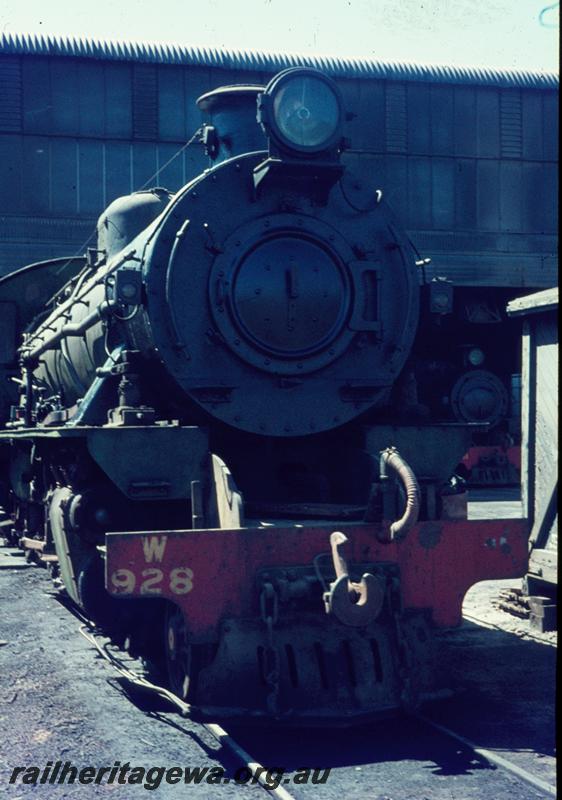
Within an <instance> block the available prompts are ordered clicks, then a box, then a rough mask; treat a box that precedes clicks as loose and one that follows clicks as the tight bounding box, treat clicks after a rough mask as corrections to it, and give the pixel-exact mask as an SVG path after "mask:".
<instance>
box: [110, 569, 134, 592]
mask: <svg viewBox="0 0 562 800" xmlns="http://www.w3.org/2000/svg"><path fill="white" fill-rule="evenodd" d="M135 583H136V581H135V573H134V572H131V570H130V569H117V570H115V572H114V573H113V575H112V576H111V585H112V586H113V588H114V590H115V591H114V592H113V594H132V593H133V591H134V589H135Z"/></svg>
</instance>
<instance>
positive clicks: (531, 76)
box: [0, 33, 559, 89]
mask: <svg viewBox="0 0 562 800" xmlns="http://www.w3.org/2000/svg"><path fill="white" fill-rule="evenodd" d="M2 53H3V54H11V55H50V56H73V57H76V58H94V59H107V60H112V61H140V62H143V63H149V64H192V65H194V66H205V67H218V68H222V69H236V70H258V71H263V72H276V71H278V70H281V69H284V68H286V67H292V66H299V65H303V66H311V67H318V68H319V69H322V70H323V71H324V72H326V73H328V74H329V75H332V76H334V77H339V78H381V79H386V80H407V81H427V82H430V83H465V84H466V83H469V84H480V85H491V86H500V87H506V88H508V87H519V88H528V89H557V88H558V83H559V79H558V75H557V74H556V73H553V72H530V71H516V70H507V69H484V68H477V67H455V66H440V65H433V66H427V65H423V64H412V63H407V62H403V63H399V62H396V63H393V62H383V61H376V60H371V59H365V60H363V59H353V58H338V57H331V56H307V55H298V54H296V53H286V54H281V53H265V52H258V51H251V52H248V51H243V50H226V49H220V48H218V49H210V48H204V47H187V46H183V45H178V44H164V43H158V44H151V43H149V42H132V41H131V42H112V41H105V40H102V39H86V38H73V37H62V36H61V37H55V36H36V35H31V34H17V33H16V34H12V33H9V34H6V33H3V34H0V54H2Z"/></svg>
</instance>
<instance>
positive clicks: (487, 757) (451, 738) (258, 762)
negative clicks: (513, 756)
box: [73, 609, 556, 800]
mask: <svg viewBox="0 0 562 800" xmlns="http://www.w3.org/2000/svg"><path fill="white" fill-rule="evenodd" d="M73 612H74V613H75V614H76V615H77V616H78V617H79V618H80V619H81V622H82V625H81V627H80V632H81V634H82V635H83V636H84V637H85V638H86V639H87V640H88V641H89V643H90V644H91V645H92V647H94V648H95V649H96V650H97V652H98V653H99V654H100V655H101V656H102V657H103V658H104V659H105V660H106V661H107V662H108V663H110V664H111V666H112V667H113V668H114V669H115V670H116V671H117V672H118V673H119V674H120V676H121V677H122V678H124V679H125V680H127V681H128V682H129V683H130V684H132V685H133V686H135V687H136V688H137V689H140V690H142V691H144V692H148V693H149V694H153V695H156V696H158V697H160V698H162V699H164V700H166V701H167V702H168V703H170V704H171V705H172V706H174V707H175V709H176V710H177V712H178V713H179V714H180V715H181V716H182V717H189V716H190V715H191V707H190V706H189V704H187V703H185V702H183V701H182V700H181V699H180V698H178V697H176V696H175V695H174V694H172V693H171V692H170V691H169V690H168V689H166V688H164V687H162V686H159V685H157V684H154V683H153V682H152V681H150V680H148V679H147V677H146V673H145V670H144V668H143V662H142V661H141V660H140V659H138V658H132V657H130V656H129V655H128V654H127V653H126V651H123V650H122V649H120V648H118V647H116V646H115V645H112V644H111V643H110V641H109V640H108V639H107V638H106V637H104V636H100V635H99V634H98V633H97V632H96V630H95V628H93V627H92V626H91V624H90V623H89V621H88V620H86V619H85V618H84V617H83V616H82V614H81V613H80V612H79V611H78V610H77V609H73ZM200 724H201V725H202V727H203V728H204V729H205V730H206V731H207V732H208V733H209V734H210V735H211V736H212V737H213V738H214V739H215V740H216V741H217V742H218V743H219V744H220V745H221V746H222V747H223V748H225V749H226V750H227V751H229V752H230V754H231V756H232V757H233V758H234V759H235V760H236V761H237V762H238V763H239V764H240V766H241V767H242V768H243V769H245V770H246V771H247V775H248V782H249V783H253V784H256V783H257V784H259V785H260V786H261V787H262V788H263V789H264V790H266V791H267V792H268V793H269V794H270V795H271V796H273V797H276V798H278V799H279V800H300V798H303V797H306V796H307V795H308V794H309V793H310V792H311V791H314V792H315V794H316V796H318V791H319V787H318V786H317V785H316V786H314V785H312V784H305V785H299V786H298V787H297V788H295V786H294V778H293V775H294V774H295V773H296V772H298V771H299V767H296V764H297V762H296V761H295V755H294V753H293V752H291V750H292V749H293V746H294V743H295V740H294V735H295V731H294V730H292V731H288V730H287V729H283V728H281V729H277V730H275V731H274V733H273V737H274V742H275V755H274V756H271V754H270V753H269V752H267V749H266V750H265V751H264V749H263V741H264V737H263V729H261V728H260V729H256V728H245V727H243V726H237V725H233V726H232V729H231V730H230V731H228V730H226V729H225V728H224V727H223V726H222V725H220V724H217V723H211V722H201V723H200ZM387 724H388V723H382V724H381V723H378V726H377V723H373V724H371V725H368V726H362V727H361V728H358V729H336V730H334V731H331V732H329V738H328V740H326V731H323V732H322V733H321V734H319V733H318V732H317V731H314V732H313V733H311V734H310V736H311V737H312V738H313V739H316V740H317V742H316V745H315V746H313V747H312V748H310V747H309V750H310V754H309V757H308V762H307V763H319V762H320V761H321V759H324V761H322V763H323V764H325V763H331V764H335V766H334V767H327V768H325V769H328V771H329V772H330V775H332V774H333V772H334V771H335V772H336V773H338V774H337V776H336V777H337V785H334V784H336V781H334V782H333V784H332V785H331V786H328V785H325V786H324V787H323V789H321V790H320V791H323V794H322V796H323V797H329V796H333V797H334V798H335V797H336V796H338V795H339V794H340V793H341V792H345V794H346V797H347V798H354V797H358V798H359V797H363V796H365V795H364V794H362V793H364V792H365V791H367V790H368V791H372V790H373V788H375V789H376V786H374V784H376V783H377V780H378V781H379V782H380V783H381V785H383V784H386V783H388V782H390V783H391V784H393V779H392V777H391V776H390V779H388V778H387V779H382V780H381V777H382V776H381V775H380V774H379V776H378V778H377V777H376V776H375V775H374V774H370V773H372V772H373V770H374V771H375V772H376V773H380V769H378V766H379V765H380V763H381V761H382V760H384V759H386V758H388V755H389V748H388V741H387V742H386V743H385V745H384V747H383V752H382V753H381V751H380V749H378V748H377V747H376V746H375V747H374V750H373V749H371V748H372V746H373V744H375V745H376V744H377V743H378V744H380V734H381V731H386V730H387ZM396 724H397V725H398V726H399V727H400V726H402V733H403V734H404V738H405V739H410V740H414V741H417V742H419V741H424V742H425V744H426V750H427V753H428V754H429V753H430V752H431V744H430V743H432V744H433V752H432V754H431V759H432V760H434V761H435V762H436V763H437V764H438V765H439V766H438V767H437V769H436V773H437V775H438V777H445V776H447V775H448V776H449V777H450V779H451V781H452V783H458V780H459V775H465V776H467V777H468V778H471V779H473V778H474V777H475V776H476V778H477V779H476V780H469V783H472V784H473V785H472V786H471V787H467V788H468V791H470V792H472V793H471V794H462V795H461V794H455V793H454V791H455V790H452V791H453V793H451V794H448V795H447V794H441V792H442V790H443V788H444V787H443V784H441V785H440V786H439V787H438V789H439V794H433V791H434V790H433V789H431V790H430V789H429V786H428V784H429V782H430V781H428V778H427V776H426V775H424V774H422V776H421V780H420V778H419V777H416V775H415V774H413V775H408V769H410V768H408V769H405V771H404V772H403V773H402V778H403V779H405V780H406V781H407V782H408V783H413V784H414V788H415V787H416V785H417V788H418V789H419V788H420V787H422V786H426V789H425V790H424V791H427V792H428V794H427V795H426V794H425V793H424V794H422V795H420V796H419V800H422V799H423V800H429V798H431V800H433V798H434V797H435V798H439V799H440V798H441V797H443V798H444V797H453V798H459V800H460V798H462V800H477V799H478V800H479V798H480V797H482V798H484V797H486V798H489V797H494V800H502V798H503V797H505V798H506V800H507V798H516V799H517V800H535V799H537V800H538V798H548V797H554V796H556V787H555V786H553V785H552V784H550V783H548V782H547V781H545V780H543V779H542V778H540V777H538V776H537V775H534V774H532V773H531V772H529V771H528V770H526V769H523V768H522V767H520V766H518V765H517V764H515V763H513V761H511V760H510V759H509V758H508V757H507V756H505V755H500V754H499V753H498V752H494V751H492V750H489V749H486V748H483V747H480V746H479V745H478V744H476V743H475V742H472V741H471V740H469V739H467V738H466V737H465V736H462V735H461V734H460V733H458V732H456V731H455V730H453V729H451V728H450V727H447V726H445V725H442V724H441V723H439V722H436V721H434V720H432V719H431V718H430V717H429V716H427V715H425V714H420V713H415V714H411V715H408V716H406V717H404V718H403V719H401V720H399V721H398V722H397V723H396ZM227 727H229V728H230V725H228V726H227ZM393 727H394V723H393ZM398 732H400V731H398ZM303 733H304V732H303V730H300V729H299V730H298V735H297V743H298V745H297V746H298V747H299V748H300V745H301V743H302V742H307V743H308V745H310V739H309V737H308V735H306V734H304V738H303ZM271 735H272V734H271V731H269V732H268V736H267V738H269V737H270V736H271ZM332 737H334V738H335V739H336V740H339V741H340V742H341V741H345V746H344V747H343V748H342V747H341V745H340V746H339V747H336V752H338V751H339V757H338V756H337V755H336V754H335V753H334V752H333V742H332V743H330V746H329V749H327V750H325V751H324V752H322V746H323V744H326V743H327V742H328V741H330V739H331V738H332ZM357 737H359V738H357ZM390 738H391V740H392V739H395V738H396V733H395V735H394V737H393V736H391V737H390ZM398 738H400V737H399V736H398ZM318 739H319V740H320V742H318ZM362 739H363V741H364V742H367V743H366V744H364V745H363V746H362V747H361V746H360V747H359V752H358V751H357V749H356V748H355V743H356V742H361V741H362ZM283 749H284V750H285V752H284V753H282V750H283ZM391 749H392V748H391ZM354 750H355V755H354V756H353V757H352V758H351V759H350V758H349V757H348V758H347V759H346V757H345V756H344V752H345V753H348V754H351V753H353V751H354ZM257 751H261V752H260V754H259V755H256V752H257ZM369 754H370V755H371V756H373V755H378V756H379V758H380V757H381V756H383V759H382V760H381V761H379V763H378V764H377V762H376V761H372V762H371V763H369ZM397 755H398V757H400V756H401V755H404V756H406V753H405V751H404V746H403V744H402V747H401V748H400V750H399V752H398V754H397ZM414 756H416V753H411V754H410V758H407V757H404V759H403V760H404V762H405V763H406V762H408V761H411V759H412V757H414ZM417 757H418V758H419V753H418V754H417ZM300 758H301V762H299V763H304V762H306V761H307V756H306V754H305V753H304V752H302V751H301V755H300ZM315 758H316V761H314V759H315ZM326 759H327V762H326ZM346 760H347V761H349V762H350V763H348V764H347V765H346V764H345V762H346ZM273 761H275V763H276V764H277V765H279V763H284V764H287V765H295V766H285V767H279V766H277V767H275V768H273V767H272V766H271V764H272V763H273ZM354 762H359V763H354ZM455 762H456V764H455ZM396 763H398V764H399V763H400V758H398V761H397V762H396ZM278 770H283V777H282V778H281V782H280V784H279V785H272V783H273V782H272V778H271V774H272V772H275V773H276V774H277V771H278ZM319 771H320V770H319ZM455 771H456V772H457V773H458V774H455ZM283 784H284V785H283ZM326 784H327V782H326ZM403 790H404V786H403V785H402V786H401V785H398V786H396V785H393V788H390V789H389V790H388V791H387V790H385V791H386V792H387V793H382V794H375V795H373V796H375V797H377V798H378V797H380V798H381V800H395V798H401V797H402V796H405V797H406V796H407V797H410V796H411V797H414V796H415V797H416V800H417V795H413V794H411V795H410V794H408V793H407V794H406V795H403ZM397 791H398V792H399V793H398V794H396V792H397ZM462 791H465V789H463V790H462ZM369 796H371V795H370V794H369Z"/></svg>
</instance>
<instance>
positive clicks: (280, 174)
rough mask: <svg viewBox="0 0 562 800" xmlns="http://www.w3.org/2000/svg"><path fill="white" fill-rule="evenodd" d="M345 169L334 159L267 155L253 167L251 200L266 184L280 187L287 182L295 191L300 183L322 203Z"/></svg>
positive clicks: (304, 190)
mask: <svg viewBox="0 0 562 800" xmlns="http://www.w3.org/2000/svg"><path fill="white" fill-rule="evenodd" d="M344 171H345V167H344V166H343V165H342V164H339V163H334V162H333V161H303V160H302V159H300V158H299V159H288V158H283V159H281V158H273V157H272V156H269V157H268V158H266V159H265V160H264V161H262V162H261V163H260V164H258V165H257V167H254V170H253V177H254V199H255V200H257V199H258V197H259V196H260V193H261V192H262V191H263V190H264V189H265V188H266V187H267V186H271V185H274V186H275V187H276V188H279V187H280V186H282V185H283V184H284V183H287V184H288V186H287V188H289V189H292V190H294V189H295V188H296V187H298V186H299V184H300V185H302V190H303V192H305V193H306V194H310V195H312V196H313V198H314V199H315V200H316V201H317V202H318V203H319V204H321V205H324V204H325V203H327V201H328V195H329V193H330V190H331V188H332V186H334V184H335V183H337V181H339V179H340V178H341V176H342V175H343V173H344Z"/></svg>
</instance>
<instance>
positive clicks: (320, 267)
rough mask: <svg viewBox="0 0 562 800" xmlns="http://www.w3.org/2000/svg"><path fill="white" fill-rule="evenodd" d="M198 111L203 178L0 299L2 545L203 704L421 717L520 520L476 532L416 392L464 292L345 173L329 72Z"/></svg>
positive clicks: (136, 207)
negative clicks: (46, 571) (30, 555)
mask: <svg viewBox="0 0 562 800" xmlns="http://www.w3.org/2000/svg"><path fill="white" fill-rule="evenodd" d="M198 104H199V106H200V108H202V109H203V110H205V111H206V112H208V114H209V117H210V121H209V123H207V124H206V125H205V126H204V127H203V128H202V129H201V132H200V138H201V141H202V142H203V143H204V145H205V147H206V149H207V152H208V154H209V157H210V158H211V160H212V166H211V167H210V168H209V169H207V170H206V171H205V172H203V173H202V174H201V175H199V176H198V177H196V178H195V179H194V180H192V181H190V182H189V183H188V184H187V185H186V186H184V187H183V189H181V190H180V191H179V192H177V194H174V195H171V194H170V193H169V192H167V191H166V190H165V189H161V188H155V189H153V190H151V191H147V192H140V193H136V194H133V195H131V196H128V197H125V198H120V199H118V200H116V201H114V202H113V203H112V204H111V205H110V206H109V208H108V209H107V210H106V211H104V212H103V214H102V215H101V217H100V219H99V223H98V243H97V248H96V249H95V250H89V251H88V255H87V258H85V259H84V260H81V259H75V260H73V261H72V262H71V261H67V260H65V261H63V260H55V261H50V262H44V263H42V264H39V265H35V266H33V267H30V268H24V269H23V270H20V271H19V272H17V273H14V274H12V275H10V276H8V277H6V278H4V279H3V280H2V281H0V302H1V304H2V309H3V314H2V322H1V323H0V324H1V325H2V328H3V330H4V333H5V336H4V341H5V346H4V352H3V353H2V359H1V360H2V364H3V366H2V368H1V369H2V370H3V373H4V376H5V377H6V378H7V379H9V380H10V381H11V383H10V385H11V386H12V387H15V390H16V391H17V397H16V398H12V400H10V401H9V402H8V400H9V393H8V392H7V390H6V385H7V384H5V385H4V387H3V390H2V391H3V392H4V394H3V398H4V412H3V413H4V416H5V420H4V428H3V430H2V431H1V432H0V445H1V446H0V459H1V460H0V463H1V464H2V465H3V467H4V470H3V471H4V474H5V475H6V476H7V477H6V478H5V480H4V498H3V503H4V506H5V508H6V509H9V511H10V513H11V514H12V516H13V520H14V523H13V529H12V537H13V539H14V540H16V541H17V542H19V543H20V544H21V546H22V547H24V548H25V549H27V550H29V551H33V552H35V553H36V554H37V557H38V558H39V560H43V561H45V562H47V563H50V564H51V565H52V566H53V568H54V569H55V571H56V572H58V574H59V575H60V579H61V580H62V582H63V584H64V587H65V589H66V591H67V592H68V594H69V595H70V597H71V598H72V599H73V600H74V601H75V602H77V603H78V604H80V605H81V606H82V607H83V608H85V610H86V611H87V613H88V614H90V615H91V616H92V617H94V618H97V619H101V620H105V622H106V624H107V623H109V624H110V625H113V626H116V627H121V628H122V629H130V630H133V629H134V630H135V631H136V634H137V635H138V636H139V637H141V638H142V637H144V639H145V640H147V641H148V640H150V642H151V643H152V645H155V646H156V647H157V648H159V649H160V650H161V651H162V653H163V659H164V661H165V668H166V672H167V675H168V679H169V683H170V685H171V687H172V689H173V690H174V691H175V692H176V693H177V694H178V695H180V696H181V697H182V698H184V699H186V700H188V701H189V702H191V703H192V704H194V706H196V707H199V708H201V709H203V710H204V711H205V713H208V714H212V715H214V716H216V715H219V716H226V715H231V714H240V713H242V714H244V715H245V716H266V717H272V718H275V719H280V720H285V719H295V718H299V719H308V720H316V719H327V718H334V717H336V718H338V719H353V718H356V717H357V716H362V715H365V714H372V713H379V712H386V711H389V710H392V709H396V708H398V707H402V706H412V705H416V704H417V703H419V702H420V701H421V700H423V698H424V696H425V695H426V694H427V693H428V692H429V691H430V690H431V688H432V686H433V668H432V637H431V631H432V629H433V628H434V627H435V626H437V627H440V626H441V627H442V626H448V625H454V624H456V623H457V622H458V621H459V619H460V614H461V604H462V597H463V595H464V592H465V591H466V589H467V588H468V587H469V586H470V585H472V584H473V583H475V582H476V581H478V580H483V579H487V578H499V577H512V576H519V575H523V574H524V571H525V563H526V523H525V521H524V520H497V521H483V522H478V523H473V522H467V521H466V514H465V513H464V512H465V510H466V509H465V507H464V508H463V502H462V501H463V496H456V495H455V494H454V493H453V492H452V489H451V483H450V480H449V479H450V476H451V474H452V472H453V469H454V467H455V465H456V464H457V463H458V462H459V461H460V459H461V457H462V455H463V454H464V453H465V451H466V450H467V447H468V445H469V444H470V441H471V437H472V435H473V433H474V428H475V425H474V424H473V423H466V424H464V423H451V422H448V423H444V422H441V421H439V419H436V418H435V414H434V413H433V411H432V409H431V408H430V407H429V406H427V405H425V404H424V403H423V402H422V401H421V400H420V395H419V391H418V388H419V387H418V379H419V375H420V374H421V372H422V371H423V370H422V367H423V364H424V363H426V361H427V353H428V350H429V349H430V348H431V341H432V337H433V338H434V337H435V326H436V322H437V323H438V322H439V320H441V319H442V318H443V315H446V314H447V312H448V309H450V304H451V297H452V294H451V293H452V287H451V285H450V284H449V283H448V282H447V281H445V280H444V281H433V282H431V283H426V282H425V280H424V270H423V266H424V262H423V260H422V259H420V258H418V257H417V256H416V253H415V250H414V248H413V246H412V244H411V242H410V241H409V240H408V237H407V236H406V234H405V232H404V230H403V227H402V225H401V224H400V221H399V220H398V219H396V218H395V216H394V215H393V214H392V212H391V210H390V209H389V208H388V207H387V205H386V204H385V201H384V197H383V194H382V191H381V190H380V189H377V187H372V186H365V185H363V183H362V180H361V176H357V175H352V174H351V173H350V171H349V169H347V168H346V167H345V165H344V162H343V159H342V152H343V151H344V150H345V145H346V143H345V141H344V140H343V139H342V123H343V121H344V117H345V109H344V108H343V103H342V99H341V96H340V93H339V90H338V88H337V86H336V84H335V83H334V82H333V81H332V80H331V79H330V78H328V77H327V76H326V75H324V74H322V73H321V72H319V71H317V70H314V69H310V68H300V67H299V68H292V69H288V70H285V71H283V72H281V73H279V74H278V75H276V76H275V77H274V78H273V79H272V80H271V81H270V83H269V84H268V85H267V86H266V87H262V86H250V85H243V86H227V87H221V88H219V89H216V90H214V91H211V92H208V93H207V94H205V95H203V96H202V97H201V98H199V100H198ZM264 136H265V140H266V143H267V149H264V146H263V141H264ZM31 283H32V284H33V286H34V287H40V289H41V291H39V292H35V295H34V297H33V298H31V299H30V298H29V293H27V294H26V287H29V286H30V285H31ZM48 293H50V294H51V298H50V300H48V302H46V303H45V304H44V300H46V299H47V296H48ZM465 402H467V403H469V404H470V402H473V403H476V404H478V403H479V402H485V398H484V401H483V400H482V397H481V396H479V397H477V398H473V399H472V400H470V397H469V398H468V399H466V398H465ZM8 405H9V406H10V407H9V409H8ZM476 427H477V426H476ZM104 582H105V587H106V589H107V591H104V588H103V585H104ZM125 601H128V602H125Z"/></svg>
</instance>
